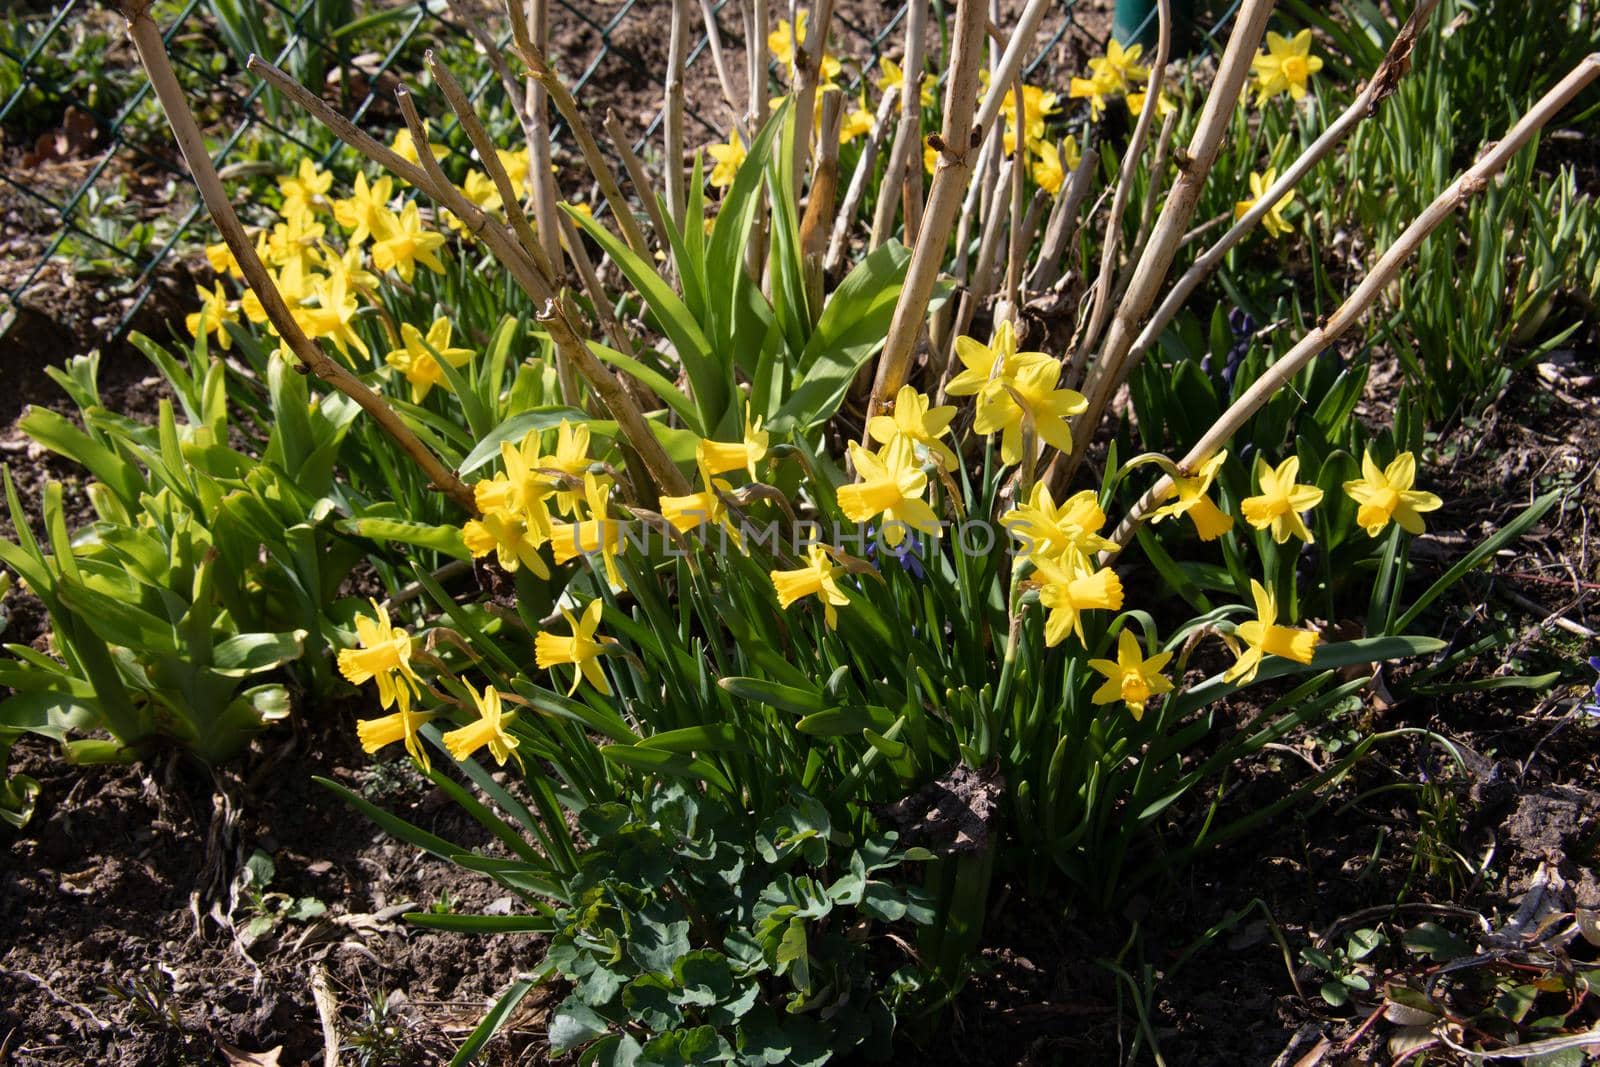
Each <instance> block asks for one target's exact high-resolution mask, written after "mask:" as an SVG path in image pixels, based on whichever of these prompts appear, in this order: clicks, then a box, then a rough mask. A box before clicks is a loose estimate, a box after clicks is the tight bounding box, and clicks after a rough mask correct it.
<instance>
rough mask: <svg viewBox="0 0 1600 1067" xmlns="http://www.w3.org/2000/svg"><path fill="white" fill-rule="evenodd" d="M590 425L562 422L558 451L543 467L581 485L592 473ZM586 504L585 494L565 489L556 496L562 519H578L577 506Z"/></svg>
mask: <svg viewBox="0 0 1600 1067" xmlns="http://www.w3.org/2000/svg"><path fill="white" fill-rule="evenodd" d="M590 462H591V460H590V459H589V424H588V423H583V422H580V423H579V424H578V425H576V426H574V425H573V424H572V423H570V422H568V421H567V420H566V419H562V420H561V425H560V426H559V427H558V428H557V430H556V450H555V451H554V452H553V453H551V454H550V455H548V456H545V457H543V460H542V461H541V463H540V466H542V467H545V468H548V469H549V470H553V471H556V472H558V473H560V474H564V475H566V476H567V477H568V478H570V479H572V480H573V481H574V482H578V483H582V481H583V476H584V472H585V471H587V470H588V469H589V464H590ZM582 500H583V490H581V489H563V490H561V491H560V492H558V493H556V510H557V511H559V512H560V513H561V514H563V515H570V516H572V517H573V518H577V517H578V504H579V502H580V501H582Z"/></svg>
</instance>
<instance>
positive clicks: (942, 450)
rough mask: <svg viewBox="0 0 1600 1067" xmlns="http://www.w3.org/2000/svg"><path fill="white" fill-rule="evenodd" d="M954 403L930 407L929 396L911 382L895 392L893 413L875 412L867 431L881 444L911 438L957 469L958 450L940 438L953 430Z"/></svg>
mask: <svg viewBox="0 0 1600 1067" xmlns="http://www.w3.org/2000/svg"><path fill="white" fill-rule="evenodd" d="M955 415H956V409H955V408H953V407H949V406H945V407H937V408H935V407H930V406H929V400H928V398H927V397H926V396H924V395H923V394H921V393H919V392H917V391H916V390H915V389H913V388H912V387H911V386H909V385H902V386H901V387H900V391H899V392H898V393H896V394H895V398H894V414H893V415H874V416H873V417H872V418H870V419H868V420H867V434H868V436H870V437H871V438H872V439H873V440H874V441H876V442H878V443H879V444H880V445H888V444H893V443H894V441H895V439H896V438H897V437H904V438H907V439H909V440H910V441H911V442H912V443H913V444H915V445H919V446H920V447H922V448H924V449H926V450H927V451H928V452H929V453H930V454H931V455H932V456H933V457H934V458H935V459H936V460H938V462H939V464H940V465H941V466H943V467H944V469H945V470H947V471H953V470H955V469H956V465H957V464H956V454H955V452H953V451H951V449H950V446H949V445H947V444H945V443H944V442H943V441H941V440H940V438H941V437H943V436H945V435H946V434H948V433H949V432H950V420H951V419H953V418H955Z"/></svg>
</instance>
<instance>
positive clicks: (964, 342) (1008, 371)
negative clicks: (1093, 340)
mask: <svg viewBox="0 0 1600 1067" xmlns="http://www.w3.org/2000/svg"><path fill="white" fill-rule="evenodd" d="M956 355H957V356H959V357H960V359H961V363H962V365H963V366H964V367H965V368H966V369H965V370H963V371H962V372H961V373H960V374H957V375H956V376H955V377H954V378H951V379H950V384H949V385H947V386H946V387H945V392H947V393H949V394H950V395H951V396H974V395H976V394H978V393H981V392H982V391H983V390H984V389H985V388H986V387H988V386H990V385H991V384H993V382H995V381H997V380H1000V379H1007V378H1015V377H1017V375H1018V374H1020V373H1021V372H1022V371H1023V370H1024V369H1025V368H1027V367H1032V366H1035V365H1043V364H1046V363H1054V362H1055V359H1054V358H1053V357H1051V356H1050V355H1049V354H1048V353H1045V352H1018V351H1017V334H1016V330H1015V329H1014V328H1013V327H1012V325H1011V320H1010V319H1005V320H1003V321H1001V323H1000V324H999V325H998V326H996V327H995V329H994V336H993V337H992V338H990V340H989V343H988V344H984V343H983V342H981V341H978V340H977V339H975V338H972V337H957V338H956Z"/></svg>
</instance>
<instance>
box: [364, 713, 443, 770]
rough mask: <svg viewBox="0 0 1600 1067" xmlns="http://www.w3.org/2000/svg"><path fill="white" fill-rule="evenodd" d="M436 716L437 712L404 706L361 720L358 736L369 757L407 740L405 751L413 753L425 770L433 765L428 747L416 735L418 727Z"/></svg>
mask: <svg viewBox="0 0 1600 1067" xmlns="http://www.w3.org/2000/svg"><path fill="white" fill-rule="evenodd" d="M433 716H434V713H433V712H431V711H412V710H410V709H409V708H401V709H400V710H399V711H395V712H391V713H389V714H388V715H380V716H378V717H377V718H376V719H358V720H356V738H357V739H358V740H359V741H360V742H361V749H362V751H364V752H365V753H366V754H367V755H369V756H370V755H372V754H373V753H375V752H377V751H378V750H379V749H381V748H383V747H385V746H387V745H392V744H394V743H395V742H396V741H404V742H405V745H406V751H407V752H409V753H411V758H412V759H414V760H416V761H417V762H418V763H420V764H421V765H422V766H423V768H424V769H426V768H428V767H429V766H431V764H429V762H428V750H427V749H426V748H425V747H424V746H423V744H422V739H421V738H420V737H419V736H418V735H417V728H418V727H420V726H421V725H422V724H423V723H425V722H427V721H428V720H430V719H432V718H433Z"/></svg>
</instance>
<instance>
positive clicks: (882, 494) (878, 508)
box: [839, 437, 939, 548]
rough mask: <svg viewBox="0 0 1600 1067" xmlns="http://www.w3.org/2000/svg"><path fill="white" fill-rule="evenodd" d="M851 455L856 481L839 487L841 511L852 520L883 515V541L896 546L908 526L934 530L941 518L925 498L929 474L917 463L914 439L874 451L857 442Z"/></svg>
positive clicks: (864, 520) (920, 529)
mask: <svg viewBox="0 0 1600 1067" xmlns="http://www.w3.org/2000/svg"><path fill="white" fill-rule="evenodd" d="M850 458H851V460H852V462H853V463H854V464H855V468H856V479H857V480H856V482H855V484H853V485H845V486H840V487H839V510H841V511H843V512H844V513H845V517H846V518H848V519H849V520H850V521H851V522H871V521H872V520H873V519H875V518H877V517H878V516H879V515H882V516H883V523H882V526H881V533H882V535H883V540H884V543H886V544H887V545H889V547H891V548H893V547H895V546H896V545H898V544H899V543H900V542H901V541H903V540H904V539H905V535H906V530H907V528H910V529H913V530H919V531H923V532H927V533H934V532H936V531H937V530H938V528H939V517H938V516H937V515H935V514H934V511H933V508H931V507H929V506H928V503H927V501H925V500H923V499H922V494H923V492H925V491H926V490H927V488H928V476H927V474H926V473H924V472H923V470H922V469H921V468H920V467H918V466H917V459H916V453H915V451H914V450H913V448H912V445H911V441H910V440H909V439H907V438H904V437H902V438H897V439H896V440H895V441H894V443H893V444H889V445H886V446H884V449H883V451H882V452H880V453H878V454H873V453H871V452H868V451H867V450H866V449H864V448H862V447H861V446H860V445H859V444H857V443H856V442H854V441H851V442H850Z"/></svg>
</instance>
